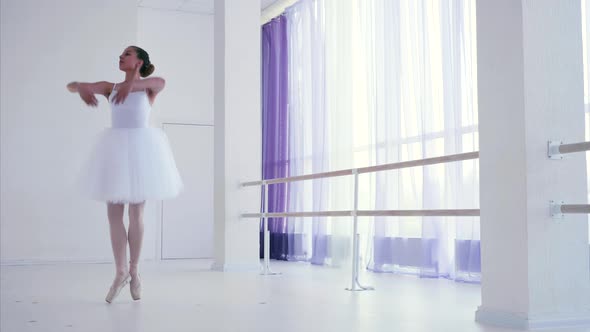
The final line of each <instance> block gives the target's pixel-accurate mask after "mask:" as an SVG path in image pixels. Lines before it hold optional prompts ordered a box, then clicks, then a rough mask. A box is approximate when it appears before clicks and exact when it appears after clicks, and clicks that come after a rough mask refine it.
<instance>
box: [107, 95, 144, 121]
mask: <svg viewBox="0 0 590 332" xmlns="http://www.w3.org/2000/svg"><path fill="white" fill-rule="evenodd" d="M117 92H118V91H117V90H114V89H113V91H112V92H111V95H110V96H109V101H110V104H111V125H112V127H113V128H145V127H148V126H149V117H150V110H151V109H152V107H151V105H150V102H149V99H148V96H147V92H146V91H145V90H142V91H133V92H130V93H129V94H128V95H127V98H126V99H125V101H124V102H122V103H119V104H115V103H114V102H113V98H114V96H115V95H116V94H117Z"/></svg>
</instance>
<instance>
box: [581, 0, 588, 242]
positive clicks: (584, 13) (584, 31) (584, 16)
mask: <svg viewBox="0 0 590 332" xmlns="http://www.w3.org/2000/svg"><path fill="white" fill-rule="evenodd" d="M581 2H582V38H583V47H584V109H585V113H586V141H590V52H589V49H590V22H588V21H589V19H590V0H582V1H581ZM586 180H587V181H588V197H587V199H588V202H590V152H587V153H586ZM588 222H589V223H590V216H589V217H588ZM588 241H589V242H590V229H589V231H588Z"/></svg>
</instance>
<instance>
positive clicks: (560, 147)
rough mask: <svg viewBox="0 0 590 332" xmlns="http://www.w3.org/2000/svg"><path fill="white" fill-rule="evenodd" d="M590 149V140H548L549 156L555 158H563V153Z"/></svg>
mask: <svg viewBox="0 0 590 332" xmlns="http://www.w3.org/2000/svg"><path fill="white" fill-rule="evenodd" d="M584 151H590V142H580V143H571V144H563V142H561V141H559V142H558V141H548V142H547V158H549V159H554V160H561V159H563V155H564V154H566V153H574V152H584Z"/></svg>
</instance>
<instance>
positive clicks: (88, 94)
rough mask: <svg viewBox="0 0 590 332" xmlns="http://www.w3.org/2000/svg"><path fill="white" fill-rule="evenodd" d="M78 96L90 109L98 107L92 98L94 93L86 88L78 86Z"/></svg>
mask: <svg viewBox="0 0 590 332" xmlns="http://www.w3.org/2000/svg"><path fill="white" fill-rule="evenodd" d="M78 94H80V98H82V100H83V101H84V102H85V103H86V105H88V106H92V107H96V106H97V105H98V100H97V99H96V97H95V96H94V93H93V92H92V91H90V89H88V88H87V87H84V86H78Z"/></svg>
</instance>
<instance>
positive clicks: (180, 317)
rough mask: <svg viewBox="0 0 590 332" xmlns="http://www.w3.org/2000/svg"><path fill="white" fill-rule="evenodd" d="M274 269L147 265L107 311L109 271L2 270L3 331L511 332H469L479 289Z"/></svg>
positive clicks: (300, 267)
mask: <svg viewBox="0 0 590 332" xmlns="http://www.w3.org/2000/svg"><path fill="white" fill-rule="evenodd" d="M272 263H273V268H274V269H275V270H278V271H281V272H283V274H282V275H281V276H270V277H268V276H260V275H258V274H256V273H236V272H231V273H230V272H228V273H221V272H214V271H211V270H209V266H210V265H211V261H208V260H175V261H163V262H146V263H143V265H141V267H140V271H141V274H142V276H143V288H144V292H143V298H142V300H140V301H137V302H134V301H133V300H132V299H131V297H130V295H129V290H128V287H127V288H126V289H124V291H123V292H122V293H121V295H119V297H118V298H117V299H116V300H115V302H114V303H113V304H110V305H109V304H107V303H106V302H105V301H104V297H105V295H106V292H107V290H108V287H109V285H110V282H111V281H112V277H113V265H112V264H58V265H34V266H2V268H1V273H0V275H1V288H0V291H1V299H2V301H1V307H0V314H1V316H0V321H1V325H0V331H2V332H28V331H43V332H53V331H72V332H73V331H76V332H94V331H96V332H98V331H100V332H108V331H126V332H135V331H141V332H152V331H154V332H155V331H157V332H182V331H191V332H193V331H206V332H213V331H231V332H240V331H253V332H254V331H255V332H264V331H280V332H289V331H305V332H308V331H322V332H326V331H338V332H347V331H371V332H373V331H375V332H378V331H400V332H414V331H415V332H426V331H428V332H432V331H445V332H446V331H449V332H470V331H477V332H504V331H510V330H506V329H496V328H491V327H485V326H482V325H479V324H477V323H475V322H474V312H475V310H476V308H477V306H478V305H479V304H480V289H479V285H474V284H463V283H455V282H452V281H448V280H436V279H420V278H417V277H413V276H399V275H389V274H373V273H366V274H364V275H363V282H364V283H365V284H370V285H372V286H375V287H376V290H375V291H370V292H348V291H346V290H344V288H345V287H347V286H348V282H349V279H348V271H347V270H344V271H343V270H339V269H334V268H326V267H318V266H310V265H307V264H303V263H286V262H275V261H273V262H272ZM588 330H589V329H570V330H563V331H568V332H574V331H575V332H581V331H588ZM544 331H547V330H544Z"/></svg>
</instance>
